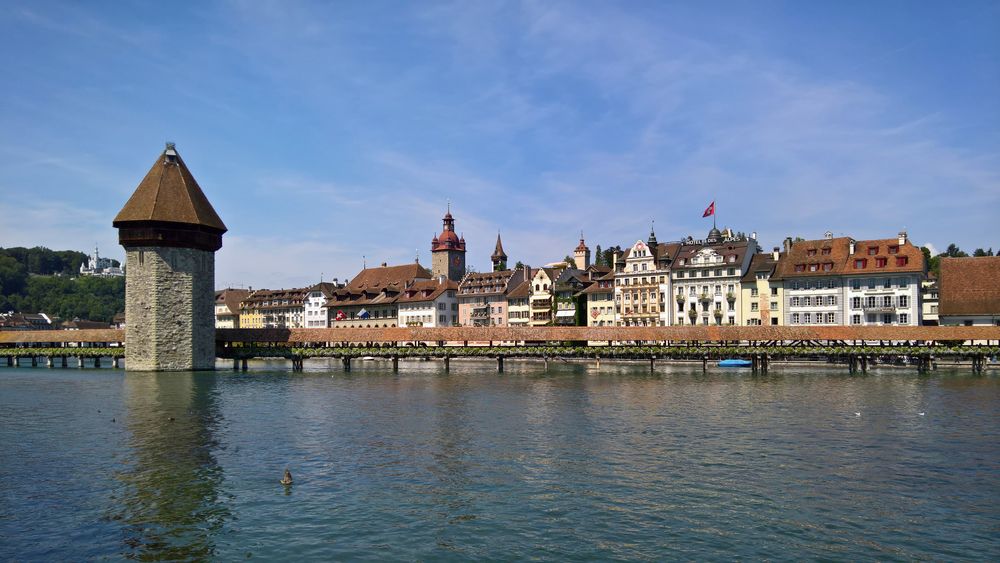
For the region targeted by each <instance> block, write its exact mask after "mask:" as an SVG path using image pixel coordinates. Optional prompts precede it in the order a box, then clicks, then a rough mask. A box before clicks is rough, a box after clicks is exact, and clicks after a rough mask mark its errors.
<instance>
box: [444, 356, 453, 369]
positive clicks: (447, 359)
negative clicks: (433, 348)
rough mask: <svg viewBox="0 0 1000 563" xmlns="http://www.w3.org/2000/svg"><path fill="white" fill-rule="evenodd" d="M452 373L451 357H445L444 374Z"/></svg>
mask: <svg viewBox="0 0 1000 563" xmlns="http://www.w3.org/2000/svg"><path fill="white" fill-rule="evenodd" d="M450 371H451V356H445V357H444V372H445V373H448V372H450Z"/></svg>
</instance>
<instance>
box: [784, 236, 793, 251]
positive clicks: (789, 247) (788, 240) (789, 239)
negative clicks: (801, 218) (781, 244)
mask: <svg viewBox="0 0 1000 563" xmlns="http://www.w3.org/2000/svg"><path fill="white" fill-rule="evenodd" d="M791 250H792V237H785V252H786V253H787V252H790V251H791Z"/></svg>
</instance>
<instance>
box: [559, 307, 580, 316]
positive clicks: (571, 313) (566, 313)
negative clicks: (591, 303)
mask: <svg viewBox="0 0 1000 563" xmlns="http://www.w3.org/2000/svg"><path fill="white" fill-rule="evenodd" d="M556 316H557V317H575V316H576V311H570V310H566V309H564V310H562V311H556Z"/></svg>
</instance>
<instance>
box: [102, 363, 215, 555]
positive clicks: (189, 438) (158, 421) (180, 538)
mask: <svg viewBox="0 0 1000 563" xmlns="http://www.w3.org/2000/svg"><path fill="white" fill-rule="evenodd" d="M124 385H125V406H126V412H127V428H128V430H129V432H130V435H131V436H130V439H129V441H128V445H129V449H130V454H131V457H130V459H129V460H128V463H127V465H128V469H127V470H125V471H124V472H122V473H121V474H120V475H119V476H118V478H119V479H120V481H121V482H122V483H123V484H124V485H125V494H124V498H122V499H119V500H118V502H117V506H116V508H115V509H114V510H115V514H114V515H113V516H112V518H113V519H115V520H120V521H122V523H123V524H125V525H124V526H123V528H122V534H123V538H122V542H123V544H124V545H123V552H122V555H124V556H125V557H128V558H133V559H143V560H145V559H169V560H192V559H197V560H200V559H205V558H209V557H211V556H213V555H214V553H215V546H214V544H213V537H214V536H215V534H217V533H218V532H219V530H220V529H221V528H222V526H223V524H224V523H225V521H226V520H227V519H228V518H229V517H230V513H229V509H228V508H227V501H228V500H229V499H227V498H221V494H220V489H221V485H222V481H223V472H222V469H221V467H220V466H219V465H218V463H217V462H216V459H215V457H214V455H213V450H215V449H216V448H217V447H218V444H217V441H216V439H215V437H214V433H215V430H216V429H217V427H218V426H219V423H220V415H219V405H218V396H217V395H218V391H217V389H216V385H217V378H216V377H215V376H214V375H211V374H204V373H202V374H194V373H167V374H138V373H129V374H127V376H126V378H125V384H124Z"/></svg>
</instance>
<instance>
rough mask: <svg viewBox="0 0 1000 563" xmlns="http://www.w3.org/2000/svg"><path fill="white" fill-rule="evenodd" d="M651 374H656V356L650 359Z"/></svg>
mask: <svg viewBox="0 0 1000 563" xmlns="http://www.w3.org/2000/svg"><path fill="white" fill-rule="evenodd" d="M649 373H656V356H652V357H650V358H649Z"/></svg>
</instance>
